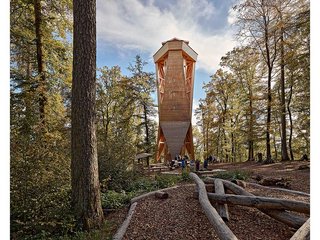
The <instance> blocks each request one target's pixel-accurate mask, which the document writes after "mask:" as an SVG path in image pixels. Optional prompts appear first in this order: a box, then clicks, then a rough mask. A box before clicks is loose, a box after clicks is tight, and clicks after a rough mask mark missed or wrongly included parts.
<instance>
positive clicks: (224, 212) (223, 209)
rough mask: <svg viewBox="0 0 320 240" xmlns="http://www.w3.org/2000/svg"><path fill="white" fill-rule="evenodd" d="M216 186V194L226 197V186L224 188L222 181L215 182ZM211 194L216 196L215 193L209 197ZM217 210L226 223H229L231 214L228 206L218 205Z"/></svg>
mask: <svg viewBox="0 0 320 240" xmlns="http://www.w3.org/2000/svg"><path fill="white" fill-rule="evenodd" d="M214 186H215V192H216V194H219V195H225V192H224V186H223V183H222V181H221V180H220V179H216V180H215V181H214ZM209 194H214V193H208V196H209ZM216 209H217V212H218V213H219V215H220V216H221V218H222V219H223V220H224V221H229V212H228V205H227V204H217V206H216Z"/></svg>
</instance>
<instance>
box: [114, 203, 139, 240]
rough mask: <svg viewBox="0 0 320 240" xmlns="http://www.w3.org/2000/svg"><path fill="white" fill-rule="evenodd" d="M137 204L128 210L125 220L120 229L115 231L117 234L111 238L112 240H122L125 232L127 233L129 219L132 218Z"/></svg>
mask: <svg viewBox="0 0 320 240" xmlns="http://www.w3.org/2000/svg"><path fill="white" fill-rule="evenodd" d="M137 204H138V203H137V202H135V203H133V204H132V205H131V206H130V209H129V212H128V215H127V218H126V220H125V221H124V222H123V223H122V225H121V226H120V228H119V229H118V230H117V232H116V234H115V235H114V236H113V238H112V240H122V239H123V237H124V235H125V234H126V231H127V229H128V227H129V224H130V221H131V218H132V216H133V214H134V211H135V209H136V206H137Z"/></svg>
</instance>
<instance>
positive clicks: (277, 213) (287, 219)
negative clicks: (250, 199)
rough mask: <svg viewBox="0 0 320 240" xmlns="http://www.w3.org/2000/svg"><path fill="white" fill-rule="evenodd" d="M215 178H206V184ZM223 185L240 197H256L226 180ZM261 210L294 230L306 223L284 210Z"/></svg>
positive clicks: (212, 181) (303, 219) (301, 218)
mask: <svg viewBox="0 0 320 240" xmlns="http://www.w3.org/2000/svg"><path fill="white" fill-rule="evenodd" d="M214 180H215V179H214V178H206V179H205V182H206V183H214ZM222 182H223V185H224V186H225V188H227V189H229V190H230V191H232V192H233V193H234V194H238V195H245V196H254V195H253V194H251V193H248V192H247V191H245V190H244V189H243V188H242V187H239V186H238V185H236V184H234V183H232V182H229V181H226V180H222ZM259 210H260V211H261V212H263V213H265V214H267V215H268V216H270V217H272V218H274V219H276V220H277V221H279V222H282V223H285V224H287V225H288V226H290V227H293V228H296V229H298V228H300V227H301V226H302V225H303V224H304V222H305V221H306V219H305V218H304V217H300V216H297V215H295V214H292V213H290V212H286V211H284V210H267V209H263V208H261V209H260V208H259Z"/></svg>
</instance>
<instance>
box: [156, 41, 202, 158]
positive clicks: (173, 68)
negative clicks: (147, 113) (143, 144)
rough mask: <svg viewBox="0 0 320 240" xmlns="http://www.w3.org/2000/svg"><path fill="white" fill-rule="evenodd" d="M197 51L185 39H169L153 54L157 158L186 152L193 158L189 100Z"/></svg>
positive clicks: (191, 99)
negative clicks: (157, 107) (156, 116)
mask: <svg viewBox="0 0 320 240" xmlns="http://www.w3.org/2000/svg"><path fill="white" fill-rule="evenodd" d="M197 56H198V54H197V53H196V52H195V51H194V50H193V49H192V48H191V47H190V46H189V42H188V41H184V40H179V39H177V38H173V39H171V40H168V41H166V42H163V43H162V47H161V48H160V49H159V50H158V51H157V52H156V53H155V54H154V56H153V59H154V62H155V65H156V75H157V90H158V105H159V129H158V140H157V144H158V151H157V161H160V158H161V155H162V154H163V155H164V159H165V161H169V160H171V159H174V158H175V156H176V155H179V154H180V155H185V154H187V153H188V154H189V157H190V158H191V159H194V149H193V137H192V123H191V118H192V101H193V82H194V72H195V63H196V60H197Z"/></svg>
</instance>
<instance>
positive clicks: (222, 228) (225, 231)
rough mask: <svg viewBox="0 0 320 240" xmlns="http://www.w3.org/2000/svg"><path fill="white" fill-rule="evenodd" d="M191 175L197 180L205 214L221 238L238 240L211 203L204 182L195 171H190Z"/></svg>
mask: <svg viewBox="0 0 320 240" xmlns="http://www.w3.org/2000/svg"><path fill="white" fill-rule="evenodd" d="M189 176H190V177H191V178H192V179H193V180H194V181H195V183H196V185H197V188H198V192H199V202H200V205H201V207H202V210H203V211H204V213H205V215H206V216H207V218H208V219H209V221H210V223H211V224H212V225H213V227H214V229H215V231H216V233H217V235H218V237H219V239H221V240H237V239H238V238H237V237H236V236H235V235H234V234H233V232H232V231H231V230H230V228H229V227H228V226H227V225H226V224H225V222H224V221H223V220H222V218H221V217H220V215H219V214H218V212H217V211H216V209H215V208H214V207H213V206H212V205H211V203H210V201H209V199H208V195H207V190H206V186H205V184H204V182H203V181H202V180H201V179H200V178H199V177H198V175H197V174H195V173H192V172H191V173H189Z"/></svg>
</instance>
